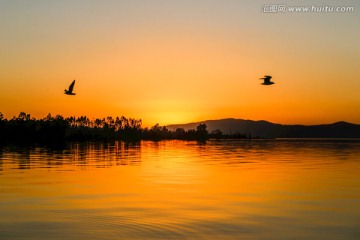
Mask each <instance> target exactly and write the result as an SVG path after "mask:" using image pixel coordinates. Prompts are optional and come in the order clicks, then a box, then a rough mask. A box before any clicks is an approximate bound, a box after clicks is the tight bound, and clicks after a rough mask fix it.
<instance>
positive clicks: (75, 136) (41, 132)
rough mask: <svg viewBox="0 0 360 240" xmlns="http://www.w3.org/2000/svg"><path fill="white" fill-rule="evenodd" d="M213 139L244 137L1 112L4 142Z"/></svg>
mask: <svg viewBox="0 0 360 240" xmlns="http://www.w3.org/2000/svg"><path fill="white" fill-rule="evenodd" d="M210 138H215V139H222V138H241V139H246V138H247V136H246V135H243V134H239V133H236V134H233V135H224V134H223V133H222V132H221V131H220V130H214V131H212V132H211V133H209V132H208V130H207V126H206V124H199V125H198V126H197V127H196V129H188V130H185V129H183V128H177V129H176V130H173V131H171V130H169V129H167V128H166V127H165V126H160V125H159V124H156V125H154V126H152V127H150V128H147V127H146V128H143V127H142V121H141V119H133V118H126V117H124V116H121V117H111V116H109V117H106V118H96V119H89V118H88V117H86V116H80V117H66V118H65V117H63V116H61V115H56V116H52V115H51V114H48V115H47V117H45V118H41V119H35V118H33V117H31V115H30V114H27V113H24V112H21V113H20V114H19V115H18V116H17V117H16V116H15V117H13V118H11V119H6V118H4V116H3V114H2V113H0V141H1V142H57V141H87V140H123V141H140V140H153V141H159V140H170V139H177V140H196V141H205V140H207V139H210Z"/></svg>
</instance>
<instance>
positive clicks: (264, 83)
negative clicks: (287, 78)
mask: <svg viewBox="0 0 360 240" xmlns="http://www.w3.org/2000/svg"><path fill="white" fill-rule="evenodd" d="M271 78H272V76H269V75H265V76H264V77H263V78H260V79H262V80H264V82H263V83H262V85H271V84H275V83H274V82H272V81H270V79H271Z"/></svg>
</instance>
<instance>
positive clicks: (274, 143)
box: [0, 140, 360, 240]
mask: <svg viewBox="0 0 360 240" xmlns="http://www.w3.org/2000/svg"><path fill="white" fill-rule="evenodd" d="M0 239H307V240H308V239H360V141H340V140H332V141H324V140H315V141H314V140H301V141H300V140H267V141H265V140H261V141H260V140H259V141H208V142H207V143H206V144H201V143H196V142H182V141H164V142H146V141H144V142H141V143H138V144H126V143H123V142H113V143H90V142H87V143H69V144H66V145H64V146H57V147H49V146H2V147H0Z"/></svg>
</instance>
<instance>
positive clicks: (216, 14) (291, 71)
mask: <svg viewBox="0 0 360 240" xmlns="http://www.w3.org/2000/svg"><path fill="white" fill-rule="evenodd" d="M290 2H292V3H294V5H299V4H295V3H296V1H288V2H287V4H288V6H290V5H291V3H290ZM264 4H266V2H265V3H264V2H262V1H252V0H246V1H235V0H225V1H217V0H207V1H205V0H195V1H190V0H182V1H165V0H162V1H160V0H156V1H145V0H144V1H140V0H138V1H115V0H105V1H100V0H86V1H85V0H74V1H41V0H36V1H35V0H28V1H16V0H15V1H1V2H0V29H2V34H1V38H0V46H1V54H0V70H1V71H0V89H1V92H2V93H1V95H0V112H2V113H3V114H4V115H5V117H7V118H11V117H13V116H15V115H18V114H19V112H21V111H24V112H27V113H30V114H31V115H32V116H34V117H37V118H41V117H45V116H46V115H47V114H48V113H52V114H61V115H63V116H80V115H87V116H88V117H90V118H92V117H105V116H109V115H112V116H121V115H124V116H126V117H132V118H141V119H142V120H143V123H144V125H145V126H151V125H154V124H155V123H160V124H170V123H185V122H192V121H201V120H206V119H220V118H227V117H234V118H244V119H253V120H260V119H264V120H269V121H272V122H276V123H284V124H290V123H301V124H318V123H331V122H335V121H340V120H345V121H349V122H354V123H360V112H359V111H358V109H360V94H359V93H358V91H359V89H360V80H359V79H360V70H359V67H358V65H359V62H360V45H359V42H360V28H359V22H360V15H359V12H358V11H359V9H360V3H359V2H358V1H355V0H348V1H342V2H341V4H342V5H344V6H354V12H353V13H290V12H285V13H263V12H262V11H261V9H262V6H263V5H264ZM304 4H305V3H304ZM306 4H308V5H321V4H320V2H319V1H307V2H306ZM324 4H325V3H324ZM326 4H327V5H331V6H338V5H339V3H338V1H326ZM265 74H270V75H272V76H273V81H274V82H276V84H275V85H272V86H262V85H260V81H259V80H258V78H259V77H262V76H263V75H265ZM73 79H76V81H77V82H76V85H75V92H76V93H77V95H76V96H66V95H64V94H63V91H64V89H65V88H67V87H68V85H69V84H70V83H71V81H72V80H73Z"/></svg>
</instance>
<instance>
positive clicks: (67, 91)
mask: <svg viewBox="0 0 360 240" xmlns="http://www.w3.org/2000/svg"><path fill="white" fill-rule="evenodd" d="M74 85H75V80H74V81H73V82H72V83H71V84H70V86H69V90H66V89H65V94H67V95H75V93H73V90H74Z"/></svg>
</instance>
